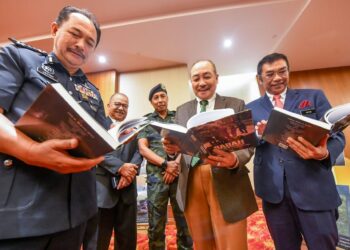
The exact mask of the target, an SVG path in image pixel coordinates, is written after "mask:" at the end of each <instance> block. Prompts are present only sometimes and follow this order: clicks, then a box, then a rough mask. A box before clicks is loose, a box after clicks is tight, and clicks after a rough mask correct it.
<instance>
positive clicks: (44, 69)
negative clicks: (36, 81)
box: [36, 65, 58, 82]
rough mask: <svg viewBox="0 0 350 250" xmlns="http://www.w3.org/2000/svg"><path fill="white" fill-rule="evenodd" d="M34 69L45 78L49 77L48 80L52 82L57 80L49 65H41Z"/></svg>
mask: <svg viewBox="0 0 350 250" xmlns="http://www.w3.org/2000/svg"><path fill="white" fill-rule="evenodd" d="M36 71H37V72H38V73H39V74H40V75H43V76H45V77H47V78H49V79H50V80H52V81H53V82H58V79H57V77H56V75H55V70H54V69H53V68H51V67H50V66H47V65H41V66H40V67H38V68H37V69H36Z"/></svg>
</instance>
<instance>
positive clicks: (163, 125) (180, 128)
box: [150, 121, 187, 134]
mask: <svg viewBox="0 0 350 250" xmlns="http://www.w3.org/2000/svg"><path fill="white" fill-rule="evenodd" d="M150 125H152V126H153V127H154V126H155V127H157V128H164V129H167V130H171V131H176V132H179V133H183V134H186V132H187V128H185V127H183V126H181V125H179V124H175V123H162V122H157V121H151V122H150Z"/></svg>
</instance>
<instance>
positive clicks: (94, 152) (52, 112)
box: [15, 83, 118, 158]
mask: <svg viewBox="0 0 350 250" xmlns="http://www.w3.org/2000/svg"><path fill="white" fill-rule="evenodd" d="M15 127H16V128H17V129H19V130H20V131H22V132H23V133H25V134H26V135H28V136H29V137H31V138H33V139H34V140H36V141H45V140H48V139H70V138H77V139H78V140H79V145H78V147H77V148H76V149H73V150H71V151H70V153H71V154H72V155H75V156H82V157H87V158H95V157H98V156H101V155H104V154H106V153H108V152H110V151H112V150H113V149H115V148H117V146H118V143H117V142H116V141H115V140H114V139H113V138H112V136H111V135H110V134H109V133H108V132H107V131H106V130H105V129H104V128H103V127H102V126H101V125H100V124H99V123H98V122H97V121H96V120H95V119H94V118H92V117H91V116H90V115H89V114H88V113H87V112H86V111H85V110H84V109H83V108H82V107H81V106H80V105H79V104H78V103H77V102H76V101H75V99H74V98H73V97H72V96H71V95H70V94H69V93H68V92H67V91H66V89H65V88H64V87H63V86H62V85H61V84H59V83H55V84H49V85H47V86H46V87H45V89H44V90H43V91H42V92H41V93H40V95H39V96H38V98H37V99H36V100H35V101H34V103H33V104H32V105H31V106H30V107H29V109H28V110H27V111H26V112H25V113H24V115H23V116H22V117H21V118H20V119H19V120H18V121H17V122H16V124H15Z"/></svg>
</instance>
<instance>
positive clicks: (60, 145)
mask: <svg viewBox="0 0 350 250" xmlns="http://www.w3.org/2000/svg"><path fill="white" fill-rule="evenodd" d="M52 143H53V148H55V149H63V150H68V149H73V148H76V147H77V146H78V144H79V141H78V139H76V138H73V139H64V140H59V139H57V140H52Z"/></svg>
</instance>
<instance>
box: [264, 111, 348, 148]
mask: <svg viewBox="0 0 350 250" xmlns="http://www.w3.org/2000/svg"><path fill="white" fill-rule="evenodd" d="M343 106H344V107H343V108H341V106H338V108H337V107H335V108H333V109H330V110H329V111H327V112H326V114H325V116H324V118H323V120H324V121H325V122H324V121H319V120H315V119H312V118H309V117H306V116H303V115H300V114H297V113H293V112H290V111H287V110H285V109H281V108H277V107H275V108H274V109H273V110H272V111H271V114H270V117H269V119H268V122H267V125H266V128H265V131H264V133H263V135H262V139H263V140H265V141H267V142H269V143H272V144H275V145H278V146H280V147H282V148H284V149H287V148H288V144H287V142H286V141H287V138H288V137H292V138H294V139H296V138H297V137H298V136H301V137H303V138H304V139H306V140H307V141H309V142H310V143H312V144H313V145H315V146H317V145H318V144H319V143H320V141H321V139H322V138H324V136H325V135H326V134H327V133H335V132H338V131H341V130H343V129H345V128H346V127H347V126H348V125H349V124H350V105H348V104H347V105H346V107H345V105H343Z"/></svg>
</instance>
